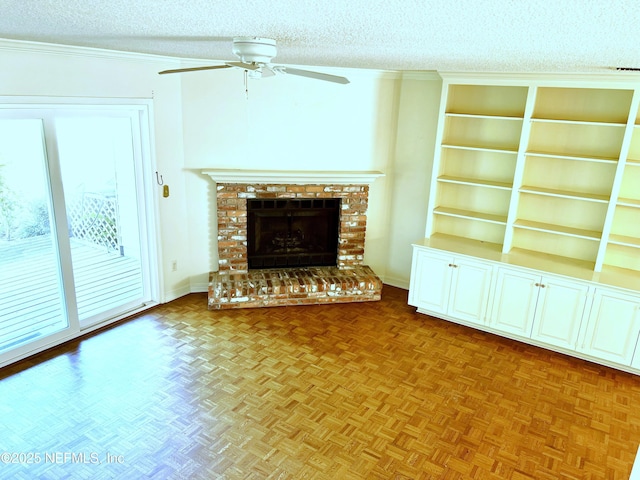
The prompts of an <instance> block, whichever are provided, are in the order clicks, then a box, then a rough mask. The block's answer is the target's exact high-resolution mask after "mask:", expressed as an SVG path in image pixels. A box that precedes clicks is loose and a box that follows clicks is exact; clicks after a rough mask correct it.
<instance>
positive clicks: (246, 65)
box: [226, 62, 260, 70]
mask: <svg viewBox="0 0 640 480" xmlns="http://www.w3.org/2000/svg"><path fill="white" fill-rule="evenodd" d="M226 65H227V66H228V67H238V68H242V69H244V70H258V69H259V68H260V65H257V64H255V63H243V62H227V63H226Z"/></svg>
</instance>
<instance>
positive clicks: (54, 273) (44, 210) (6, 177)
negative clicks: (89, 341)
mask: <svg viewBox="0 0 640 480" xmlns="http://www.w3.org/2000/svg"><path fill="white" fill-rule="evenodd" d="M56 221H60V219H58V218H56V216H55V215H54V213H53V203H52V191H51V188H50V178H49V169H48V162H47V153H46V149H45V138H44V128H43V122H42V121H41V120H39V119H13V120H6V119H0V352H4V351H8V350H11V349H14V348H16V347H19V346H21V345H24V344H25V343H32V342H38V341H42V340H43V339H46V338H47V337H49V336H51V335H55V334H58V336H64V334H65V333H68V332H69V331H72V330H77V329H78V325H77V322H74V323H75V324H73V325H70V319H69V315H68V311H67V310H68V309H67V308H66V306H65V291H64V285H63V276H62V271H61V266H62V265H61V256H60V255H59V252H60V246H59V245H58V239H57V237H56ZM73 320H75V319H73Z"/></svg>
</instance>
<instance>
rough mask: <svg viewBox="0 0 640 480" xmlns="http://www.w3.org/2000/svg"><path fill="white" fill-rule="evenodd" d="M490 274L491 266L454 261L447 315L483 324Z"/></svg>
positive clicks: (467, 261)
mask: <svg viewBox="0 0 640 480" xmlns="http://www.w3.org/2000/svg"><path fill="white" fill-rule="evenodd" d="M492 272H493V268H492V267H491V265H487V264H484V263H480V262H473V261H469V260H464V261H460V260H458V259H455V260H454V267H453V278H452V279H451V294H450V298H449V315H451V316H452V317H455V318H458V319H460V320H466V321H468V322H474V323H484V316H485V313H486V311H487V304H488V303H489V290H490V288H491V277H492Z"/></svg>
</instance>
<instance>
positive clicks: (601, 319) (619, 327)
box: [579, 289, 640, 368]
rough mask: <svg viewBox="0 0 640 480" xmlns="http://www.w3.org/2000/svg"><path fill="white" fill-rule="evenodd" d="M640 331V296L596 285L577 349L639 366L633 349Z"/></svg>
mask: <svg viewBox="0 0 640 480" xmlns="http://www.w3.org/2000/svg"><path fill="white" fill-rule="evenodd" d="M639 332H640V299H639V298H638V297H636V296H633V295H626V294H623V293H620V292H617V291H615V290H608V289H597V290H596V293H595V295H594V298H593V307H592V308H591V314H590V315H589V320H588V322H587V326H586V329H585V335H584V339H583V340H582V342H581V345H580V348H579V350H580V351H581V352H584V353H586V354H588V355H592V356H594V357H597V358H602V359H605V360H609V361H612V362H615V363H619V364H622V365H627V366H629V365H631V363H632V360H633V366H634V368H640V355H638V354H636V356H635V358H634V351H635V350H636V345H637V343H638V333H639Z"/></svg>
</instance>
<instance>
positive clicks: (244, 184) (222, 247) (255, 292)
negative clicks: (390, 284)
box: [203, 170, 382, 309]
mask: <svg viewBox="0 0 640 480" xmlns="http://www.w3.org/2000/svg"><path fill="white" fill-rule="evenodd" d="M203 173H205V174H208V175H210V176H211V178H212V179H213V180H214V181H215V182H216V206H217V223H218V271H217V272H212V273H211V274H210V283H209V308H210V309H223V308H238V307H245V308H247V307H268V306H281V305H301V304H322V303H336V302H358V301H374V300H379V299H380V293H381V289H382V283H381V281H380V279H379V278H378V277H377V276H376V275H375V273H374V272H373V271H372V270H371V268H369V267H368V266H366V265H364V264H363V259H364V249H365V234H366V224H367V217H366V214H367V207H368V195H369V184H370V183H371V182H372V181H373V180H375V178H377V177H378V176H381V175H382V174H381V173H380V172H265V171H262V172H256V171H252V172H249V171H238V170H207V171H204V172H203ZM249 199H265V200H268V199H297V200H299V199H311V200H313V199H339V204H340V214H339V223H338V225H339V227H338V232H337V234H338V239H337V242H338V252H337V264H336V265H335V266H323V267H317V266H309V267H301V268H297V267H293V268H268V269H267V268H264V269H250V268H249V264H248V257H247V230H248V228H247V200H249Z"/></svg>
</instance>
